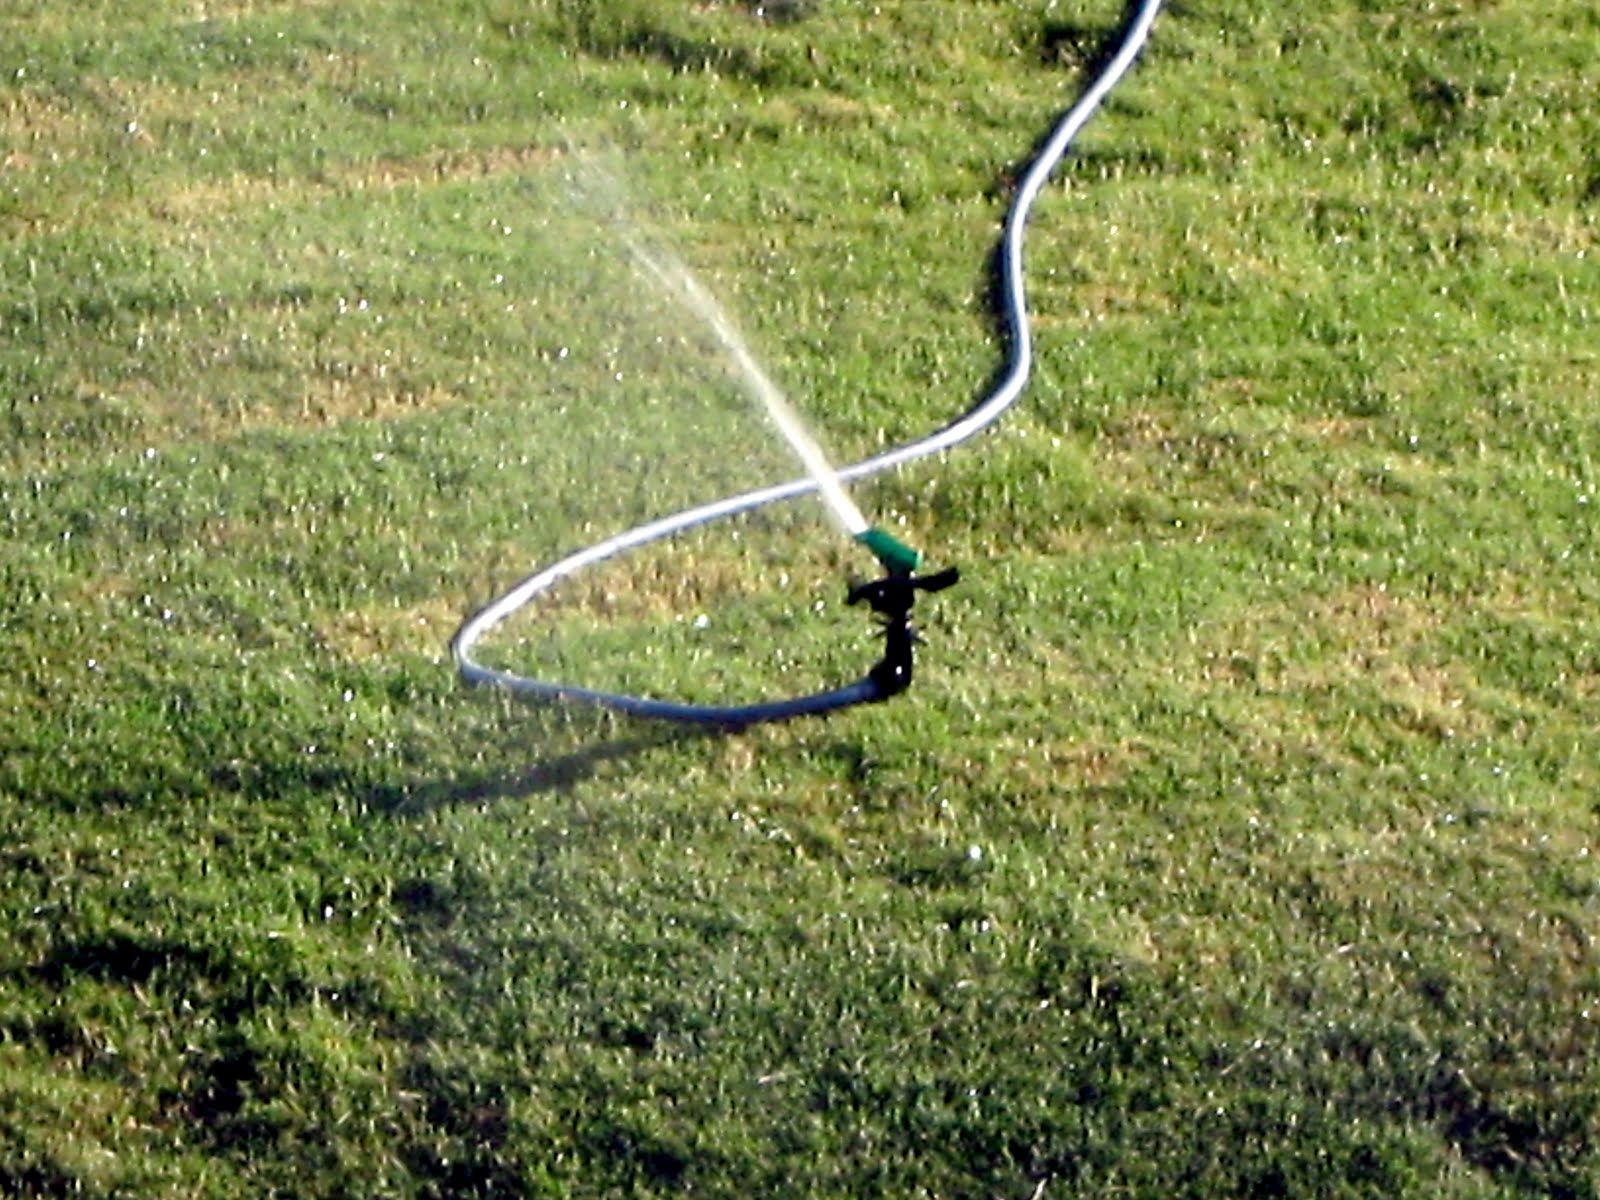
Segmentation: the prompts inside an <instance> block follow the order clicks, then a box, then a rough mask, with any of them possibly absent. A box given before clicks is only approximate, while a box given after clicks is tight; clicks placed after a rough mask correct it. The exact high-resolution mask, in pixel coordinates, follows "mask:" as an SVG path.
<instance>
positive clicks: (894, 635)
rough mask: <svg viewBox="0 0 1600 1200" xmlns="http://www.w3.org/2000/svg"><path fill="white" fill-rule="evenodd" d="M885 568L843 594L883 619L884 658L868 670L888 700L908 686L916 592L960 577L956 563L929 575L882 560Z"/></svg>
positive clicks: (941, 586) (937, 588)
mask: <svg viewBox="0 0 1600 1200" xmlns="http://www.w3.org/2000/svg"><path fill="white" fill-rule="evenodd" d="M895 545H899V543H898V542H897V543H895ZM902 549H904V547H902ZM911 553H912V554H915V551H912V552H911ZM879 557H880V561H882V556H881V555H880V556H879ZM912 565H913V566H914V565H915V561H913V563H912ZM884 568H885V570H887V571H888V572H889V573H888V574H887V575H885V576H884V577H883V578H882V579H873V580H870V581H869V582H867V583H858V584H855V585H854V586H852V587H851V588H850V591H849V592H848V593H847V594H846V596H845V602H846V603H848V604H865V605H867V607H869V608H870V609H872V611H873V612H874V613H875V614H877V616H879V617H881V618H882V619H883V658H881V659H880V660H879V661H878V663H877V664H876V665H875V666H874V667H873V668H872V670H870V671H869V672H867V677H868V678H869V679H871V680H872V682H873V683H874V684H875V685H877V688H878V693H879V694H878V696H877V699H879V700H887V699H888V698H889V697H890V696H894V695H898V694H899V693H900V692H903V691H905V690H906V688H908V687H910V686H911V669H912V651H913V649H914V648H915V646H916V644H917V642H919V641H920V640H921V639H920V638H919V637H918V636H917V629H916V626H915V625H913V624H912V623H911V606H912V605H913V604H915V603H916V599H917V593H918V592H919V591H922V592H942V591H944V589H945V588H947V587H949V586H950V585H951V584H953V583H955V582H956V581H957V580H958V579H960V578H961V572H960V571H958V570H957V569H956V568H955V567H947V568H946V569H945V570H943V571H938V572H935V573H934V574H932V575H912V574H911V572H910V569H909V568H907V569H905V570H896V569H895V568H894V567H892V566H890V565H889V563H888V562H884Z"/></svg>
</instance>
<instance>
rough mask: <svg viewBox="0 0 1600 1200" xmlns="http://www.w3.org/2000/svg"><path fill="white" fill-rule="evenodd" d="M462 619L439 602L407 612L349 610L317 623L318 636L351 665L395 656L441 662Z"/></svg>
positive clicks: (448, 602) (452, 606) (449, 605)
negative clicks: (438, 659)
mask: <svg viewBox="0 0 1600 1200" xmlns="http://www.w3.org/2000/svg"><path fill="white" fill-rule="evenodd" d="M460 619H461V613H460V610H459V609H458V608H457V607H456V604H455V602H454V601H453V600H447V599H443V598H440V599H434V600H429V601H427V602H425V603H423V604H416V605H412V606H410V607H408V608H393V607H385V606H375V607H372V608H359V609H348V610H346V611H344V612H341V613H335V614H333V615H332V616H329V617H325V618H324V619H322V620H321V621H319V622H317V625H316V633H317V637H318V640H319V641H320V642H321V643H322V645H323V646H324V647H325V648H326V649H327V650H329V651H330V652H332V653H333V654H336V655H338V656H339V657H340V658H342V659H345V660H347V661H350V662H363V661H367V660H370V659H374V658H384V657H388V656H391V655H396V654H408V655H422V656H426V657H429V658H438V657H440V656H442V655H443V654H444V653H445V647H446V646H447V644H448V643H449V640H450V636H451V634H453V633H454V632H455V629H456V625H457V624H458V623H459V622H460Z"/></svg>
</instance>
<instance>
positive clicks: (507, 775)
mask: <svg viewBox="0 0 1600 1200" xmlns="http://www.w3.org/2000/svg"><path fill="white" fill-rule="evenodd" d="M607 724H608V725H609V724H610V723H609V722H607ZM597 725H598V719H597ZM725 733H726V731H725V730H721V729H717V728H696V727H693V726H675V725H645V724H644V723H643V722H640V723H639V724H637V725H630V726H627V727H625V730H624V731H623V732H621V733H620V734H619V735H617V736H610V737H605V738H603V740H598V741H593V740H590V741H586V742H584V744H580V745H577V746H574V747H572V748H570V749H564V750H561V751H558V752H556V753H549V754H546V755H545V756H543V757H537V758H535V759H534V761H532V762H530V763H529V764H528V765H527V766H523V767H517V768H503V767H502V768H491V769H486V770H483V771H477V772H471V773H464V774H458V775H453V776H451V777H449V778H443V779H432V780H424V781H421V782H406V783H385V784H379V785H377V786H375V787H372V788H370V789H369V790H368V791H367V794H366V797H365V799H366V802H367V804H368V805H369V806H370V807H371V808H372V810H373V811H375V812H381V813H385V814H388V815H390V816H401V817H403V816H410V815H413V814H417V813H424V812H428V811H430V810H432V809H436V808H449V807H453V806H456V805H472V804H484V803H488V802H490V801H494V800H508V799H512V798H514V797H519V796H530V795H536V794H539V793H544V792H564V791H567V790H569V789H571V788H573V787H575V786H577V785H578V784H580V783H582V782H584V781H585V780H587V779H590V778H592V777H593V776H595V775H596V774H598V773H599V772H600V771H601V770H603V769H604V768H605V767H606V766H607V765H608V764H611V763H614V762H624V761H627V760H630V759H634V758H638V757H640V756H642V755H645V754H649V753H651V752H652V751H655V750H663V749H667V748H669V747H673V746H681V745H684V744H685V743H687V742H691V741H699V740H702V739H706V738H714V737H721V736H724V734H725Z"/></svg>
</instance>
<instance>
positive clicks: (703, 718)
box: [451, 0, 1161, 728]
mask: <svg viewBox="0 0 1600 1200" xmlns="http://www.w3.org/2000/svg"><path fill="white" fill-rule="evenodd" d="M1160 8H1161V0H1135V3H1134V7H1133V9H1132V10H1131V12H1130V16H1129V18H1128V21H1127V24H1126V25H1125V27H1124V29H1123V33H1122V40H1121V43H1120V44H1119V45H1118V47H1117V50H1116V53H1115V54H1113V55H1112V56H1111V57H1110V58H1109V59H1108V60H1107V61H1106V63H1105V65H1104V67H1102V69H1101V71H1100V73H1099V75H1098V76H1097V77H1096V78H1095V79H1094V80H1093V81H1091V82H1090V84H1089V86H1088V87H1087V88H1086V89H1085V90H1084V92H1083V93H1082V95H1081V96H1079V98H1078V100H1077V102H1076V103H1075V104H1073V105H1072V107H1071V108H1069V109H1068V110H1067V112H1066V113H1065V114H1064V115H1063V116H1062V117H1061V118H1060V120H1059V121H1058V122H1057V123H1056V125H1055V127H1054V129H1052V130H1051V132H1050V135H1049V136H1048V137H1047V138H1046V139H1045V141H1044V143H1043V145H1042V146H1041V148H1040V149H1039V151H1038V153H1037V154H1036V155H1035V157H1034V159H1033V162H1032V164H1031V165H1030V166H1029V167H1028V169H1027V171H1026V172H1025V173H1024V174H1023V176H1022V178H1021V180H1020V181H1019V182H1018V184H1017V188H1016V191H1015V193H1014V194H1013V196H1012V200H1011V207H1010V209H1009V210H1008V212H1007V213H1006V220H1005V226H1004V229H1003V232H1002V234H1001V239H1000V247H999V249H1000V254H999V262H1000V306H1001V309H1002V318H1003V320H1004V325H1005V333H1006V335H1007V359H1006V364H1005V370H1004V372H1003V374H1002V375H1001V376H1000V378H999V381H998V382H997V383H996V384H995V385H994V387H993V389H992V390H991V391H990V392H989V393H988V394H987V395H986V396H983V397H982V398H981V399H979V400H978V402H977V403H975V404H974V405H973V406H972V407H971V408H969V409H968V410H967V411H966V412H965V413H964V414H962V415H961V416H959V417H957V418H956V419H955V420H953V421H951V422H950V423H949V424H948V425H946V426H945V427H944V428H942V429H940V430H938V431H936V432H934V433H932V434H930V435H928V436H927V437H924V438H921V439H920V440H917V441H913V442H908V443H906V444H904V445H902V446H899V447H897V448H896V449H893V450H890V451H887V452H885V453H883V454H879V455H877V456H876V457H874V458H869V459H866V460H864V461H862V462H858V463H854V464H852V465H850V466H847V467H844V468H843V469H841V470H839V471H837V472H835V471H834V470H833V469H832V468H831V467H830V466H829V465H828V464H827V461H826V459H824V458H823V456H822V454H821V452H820V451H819V450H818V449H817V448H816V445H815V443H814V442H813V441H812V440H811V438H810V437H809V435H808V434H806V432H805V430H804V428H803V427H802V426H801V425H800V423H799V421H798V419H797V418H795V417H794V415H793V412H792V410H790V409H789V407H788V404H787V402H786V401H785V400H784V398H783V397H782V395H781V394H779V393H778V391H777V389H776V388H775V387H773V386H772V384H771V382H770V381H769V380H767V378H766V376H765V375H764V374H763V373H762V372H761V370H760V368H759V366H758V365H757V364H756V363H755V361H754V359H753V358H752V357H751V356H750V354H749V352H748V350H747V349H746V348H745V346H744V343H743V341H742V339H740V337H739V335H738V333H737V331H736V330H734V328H733V326H732V323H731V322H729V321H728V320H727V318H726V316H725V314H723V313H722V311H721V310H720V308H718V307H717V305H716V302H715V300H713V299H712V298H711V297H710V296H709V294H708V293H706V292H705V290H704V289H703V288H701V287H700V285H699V284H698V282H696V281H695V280H694V278H693V276H692V275H691V274H689V272H688V269H687V268H686V267H683V266H682V264H681V263H678V262H676V260H675V259H673V258H672V257H671V256H670V255H667V254H664V253H663V252H661V251H660V250H659V249H650V248H645V247H643V246H641V245H634V246H632V247H630V248H631V249H632V250H633V252H634V254H635V256H636V257H637V258H638V259H639V261H640V265H641V267H642V269H644V270H645V271H646V272H647V273H649V274H650V275H652V276H654V277H655V278H656V279H657V280H658V281H659V282H661V283H662V284H663V285H665V286H667V287H669V288H671V289H675V290H676V291H677V292H678V294H679V295H680V297H681V298H682V299H683V300H684V302H685V303H687V304H688V305H689V307H691V308H692V309H694V310H695V311H696V312H698V313H699V314H700V315H701V316H702V317H703V318H704V319H705V320H706V321H707V323H708V324H709V326H710V327H711V329H712V330H713V331H714V332H715V333H716V335H717V337H718V338H719V339H720V340H721V341H722V343H723V345H724V347H725V349H726V350H727V351H728V353H729V355H730V357H731V358H732V360H733V362H734V363H735V364H736V365H737V366H738V368H739V370H740V372H741V373H742V374H743V376H744V378H745V380H746V383H747V384H748V385H749V387H750V388H751V390H752V392H753V394H755V395H756V396H758V397H759V398H760V399H761V400H762V402H763V403H764V404H765V405H766V407H767V410H768V412H769V413H770V414H771V416H772V418H773V421H774V423H775V424H776V425H777V427H778V428H779V429H780V430H781V431H782V432H783V433H784V435H785V436H786V437H787V438H788V439H789V442H790V444H791V445H792V446H793V447H794V448H795V451H796V453H797V454H798V456H799V457H800V458H801V460H802V461H803V462H804V463H805V465H806V468H807V471H808V474H807V475H806V476H805V477H804V478H801V479H793V480H790V481H789V482H787V483H781V484H775V485H773V486H771V487H766V488H760V489H758V490H756V491H752V492H746V493H745V494H743V495H740V496H731V497H728V498H727V499H723V500H717V501H713V502H711V503H708V504H702V505H700V506H699V507H697V508H691V509H686V510H685V511H683V512H680V513H675V514H673V515H671V516H666V517H661V518H658V519H657V520H654V521H651V522H648V523H647V524H644V525H640V526H638V527H636V528H634V529H630V530H627V531H625V532H623V533H619V534H616V535H615V536H613V537H610V538H607V539H605V540H604V541H601V542H596V543H595V544H594V545H592V546H589V547H587V548H585V549H582V550H579V551H577V552H576V553H573V554H570V555H568V556H567V557H566V558H564V559H562V560H560V561H559V562H557V563H555V564H553V565H551V566H549V567H546V568H545V569H544V570H542V571H539V572H538V573H536V574H534V575H530V576H528V577H527V578H526V579H524V580H523V581H522V582H521V583H519V584H517V585H516V586H515V587H514V588H512V590H511V591H509V592H507V593H506V594H505V595H503V596H501V597H500V598H499V599H498V600H496V601H494V602H493V603H491V604H489V605H488V606H486V607H485V608H483V609H481V610H479V611H478V612H476V613H474V614H473V615H472V616H471V617H469V618H468V619H467V620H466V621H464V622H463V623H462V625H461V628H460V629H458V630H457V631H456V635H455V637H454V638H453V639H452V641H451V652H452V653H453V655H454V656H455V660H456V667H457V669H458V671H459V672H460V674H461V678H462V679H463V681H465V682H466V683H469V684H489V685H495V686H498V687H502V688H504V689H506V690H507V691H510V692H512V693H513V694H516V695H519V696H525V697H529V698H532V699H539V700H561V701H571V702H578V703H585V704H593V705H598V706H600V707H603V708H609V709H612V710H613V711H616V712H622V713H628V714H630V715H633V716H640V717H651V718H657V719H661V720H669V721H683V722H689V723H693V724H699V725H707V726H713V727H722V728H740V727H743V726H746V725H752V724H755V723H757V722H761V721H779V720H787V719H789V718H793V717H799V716H810V715H816V714H820V713H826V712H833V711H835V710H837V709H841V708H847V707H849V706H850V705H854V704H866V703H872V702H874V701H881V700H887V699H889V698H890V697H892V696H896V695H898V694H899V693H901V692H903V691H905V689H906V688H907V687H908V686H910V683H911V677H912V657H913V651H914V649H915V647H916V645H917V642H918V641H919V640H920V639H919V638H918V636H917V631H916V626H915V625H914V624H913V623H912V620H911V612H912V608H913V606H914V605H915V603H916V599H917V596H918V594H919V593H921V592H940V591H943V590H944V589H946V588H948V587H950V586H951V585H952V584H954V583H955V582H956V581H957V579H958V578H959V573H958V572H957V570H956V569H955V568H954V567H949V568H946V569H945V570H942V571H936V572H934V573H932V574H927V575H917V574H915V572H916V570H917V568H918V567H919V566H920V565H921V555H919V554H918V553H917V552H916V551H915V550H913V549H912V548H911V547H909V546H907V545H905V544H904V543H902V542H900V541H898V540H897V539H896V538H894V537H893V536H892V535H890V534H889V533H887V532H885V531H884V530H883V529H880V528H878V527H876V526H869V525H868V523H867V521H866V520H865V518H863V517H862V516H861V514H860V512H859V510H858V509H856V507H855V505H854V504H853V503H852V502H851V501H850V499H849V497H848V496H847V495H846V494H845V492H844V490H843V487H842V484H843V483H846V482H849V481H851V480H855V479H860V478H863V477H865V476H868V475H873V474H876V473H877V472H879V471H886V470H889V469H890V468H892V467H898V466H901V465H902V464H904V463H908V462H911V461H912V460H914V459H918V458H923V457H926V456H928V455H931V454H937V453H939V452H941V451H944V450H948V449H950V448H951V447H953V446H957V445H959V444H960V443H962V442H964V441H966V440H967V439H969V438H971V437H972V436H973V435H975V434H977V433H978V432H980V431H981V430H983V429H985V428H987V427H988V426H989V425H991V424H993V423H994V422H995V421H996V420H997V419H998V418H999V417H1000V416H1001V415H1002V414H1003V413H1004V412H1005V411H1006V410H1007V409H1009V408H1010V407H1011V406H1012V405H1013V404H1015V403H1016V401H1017V398H1018V397H1019V396H1020V395H1021V394H1022V390H1023V388H1024V387H1026V386H1027V382H1028V377H1029V374H1030V373H1031V371H1032V365H1033V340H1032V334H1031V331H1030V328H1029V321H1028V305H1027V296H1026V293H1025V291H1024V288H1023V272H1022V266H1023V257H1022V235H1023V231H1024V229H1025V228H1026V226H1027V221H1028V215H1029V213H1030V212H1031V211H1032V209H1033V205H1034V202H1035V201H1036V200H1037V199H1038V197H1039V193H1040V192H1041V191H1042V190H1043V189H1044V186H1045V184H1046V182H1048V180H1049V178H1050V173H1051V172H1052V171H1053V170H1054V169H1055V167H1056V165H1057V164H1058V163H1059V162H1060V161H1061V159H1062V157H1063V156H1064V155H1065V154H1066V152H1067V148H1068V147H1069V146H1070V145H1071V144H1072V140H1073V139H1074V138H1075V137H1077V135H1078V131H1079V130H1080V129H1082V128H1083V126H1084V124H1085V123H1086V122H1087V121H1088V120H1089V118H1090V117H1091V116H1092V115H1093V114H1094V112H1095V110H1096V109H1097V108H1099V106H1100V104H1101V102H1102V101H1103V100H1104V99H1105V98H1106V96H1107V95H1108V94H1109V93H1110V91H1111V89H1112V88H1113V87H1115V86H1116V84H1117V82H1118V80H1120V79H1121V78H1122V77H1123V75H1125V74H1126V73H1127V71H1128V69H1129V68H1130V67H1131V66H1132V65H1133V62H1134V59H1136V58H1137V57H1138V55H1139V51H1140V49H1142V48H1143V46H1144V44H1145V41H1146V40H1147V39H1148V38H1149V35H1150V29H1151V27H1152V26H1153V25H1154V23H1155V18H1156V14H1157V12H1158V11H1159V10H1160ZM810 492H818V493H820V494H821V495H822V497H823V500H824V502H825V503H826V504H827V506H828V507H829V509H830V510H831V511H832V512H833V514H834V515H835V517H836V518H837V519H838V521H839V524H840V526H841V527H842V528H843V530H844V531H845V532H846V533H847V534H849V535H850V536H851V537H853V538H854V539H855V540H856V541H857V542H859V543H860V544H861V545H863V546H864V547H866V548H867V549H868V550H870V551H871V552H872V554H873V555H874V556H875V557H876V558H877V560H878V563H879V565H880V566H881V567H882V568H883V572H884V573H883V577H882V578H880V579H874V580H871V581H869V582H866V583H856V584H852V585H851V586H850V588H849V590H848V593H847V595H846V599H847V601H848V602H849V603H851V604H864V605H866V606H867V608H868V609H870V610H871V612H872V613H873V615H874V616H876V617H877V618H878V620H879V622H880V623H881V625H882V628H883V638H884V651H883V657H882V658H881V659H880V660H879V661H878V662H877V663H876V664H875V665H874V666H873V667H872V668H871V669H870V670H869V671H868V672H867V674H866V675H865V676H864V677H863V678H861V679H859V680H857V681H856V682H854V683H851V684H846V685H845V686H843V687H839V688H835V689H833V690H832V691H826V692H817V693H815V694H812V695H809V696H799V697H795V698H793V699H788V700H774V701H769V702H766V703H760V704H747V705H704V704H679V703H675V702H672V701H668V700H658V699H654V698H651V697H646V696H628V695H623V694H621V693H616V692H605V691H600V690H597V689H594V688H583V687H577V686H574V685H571V684H564V683H553V682H550V681H547V680H540V679H530V678H528V677H527V676H524V675H517V674H515V673H513V672H510V671H501V670H495V669H494V668H492V667H485V666H483V665H482V664H480V663H478V662H477V661H475V660H474V659H473V657H472V650H473V647H474V645H476V643H477V641H478V639H479V638H481V637H482V636H483V635H484V634H485V633H487V632H488V631H489V630H490V629H491V628H493V627H494V626H495V625H498V624H499V623H500V622H501V621H503V620H505V619H506V618H507V617H509V616H510V615H511V614H512V613H514V612H516V611H517V610H518V609H520V608H522V607H523V606H524V605H526V604H528V603H529V602H530V601H532V600H533V599H535V598H536V597H537V596H539V595H540V594H541V593H543V592H546V591H548V590H549V589H550V588H551V587H553V586H554V585H555V584H556V583H558V582H559V581H561V580H562V579H565V578H566V577H567V576H569V575H572V574H573V573H575V572H577V571H580V570H582V569H583V568H585V567H589V566H593V565H595V564H596V563H600V562H604V561H606V560H607V559H610V558H614V557H616V556H617V555H619V554H623V553H625V552H627V551H629V550H632V549H635V548H636V547H639V546H642V545H645V544H647V543H649V542H653V541H657V540H658V539H661V538H665V537H670V536H672V535H673V534H676V533H680V532H682V531H684V530H687V529H692V528H694V527H696V526H699V525H703V524H706V523H707V522H709V521H714V520H719V519H721V518H723V517H729V516H733V515H734V514H736V513H742V512H748V511H750V510H752V509H756V508H760V507H762V506H764V505H768V504H774V503H776V502H778V501H780V500H788V499H791V498H793V497H796V496H802V495H805V494H807V493H810Z"/></svg>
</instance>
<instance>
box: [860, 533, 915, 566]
mask: <svg viewBox="0 0 1600 1200" xmlns="http://www.w3.org/2000/svg"><path fill="white" fill-rule="evenodd" d="M856 541H858V542H860V543H861V544H862V545H863V546H865V547H866V548H867V549H868V550H871V551H872V553H873V555H874V556H875V557H876V558H877V560H878V561H879V562H880V563H882V564H883V569H884V570H885V571H887V572H888V573H889V574H891V575H909V574H911V572H913V571H915V570H916V569H917V564H918V563H920V562H921V561H922V555H920V554H918V553H917V552H916V551H915V550H913V549H912V548H911V547H910V546H908V545H906V544H905V543H904V542H902V541H900V540H899V539H897V538H896V537H894V535H892V534H890V533H888V532H886V531H884V530H882V529H879V528H878V527H877V526H876V525H874V526H873V527H872V528H871V529H864V530H862V531H861V532H860V533H858V534H856Z"/></svg>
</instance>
